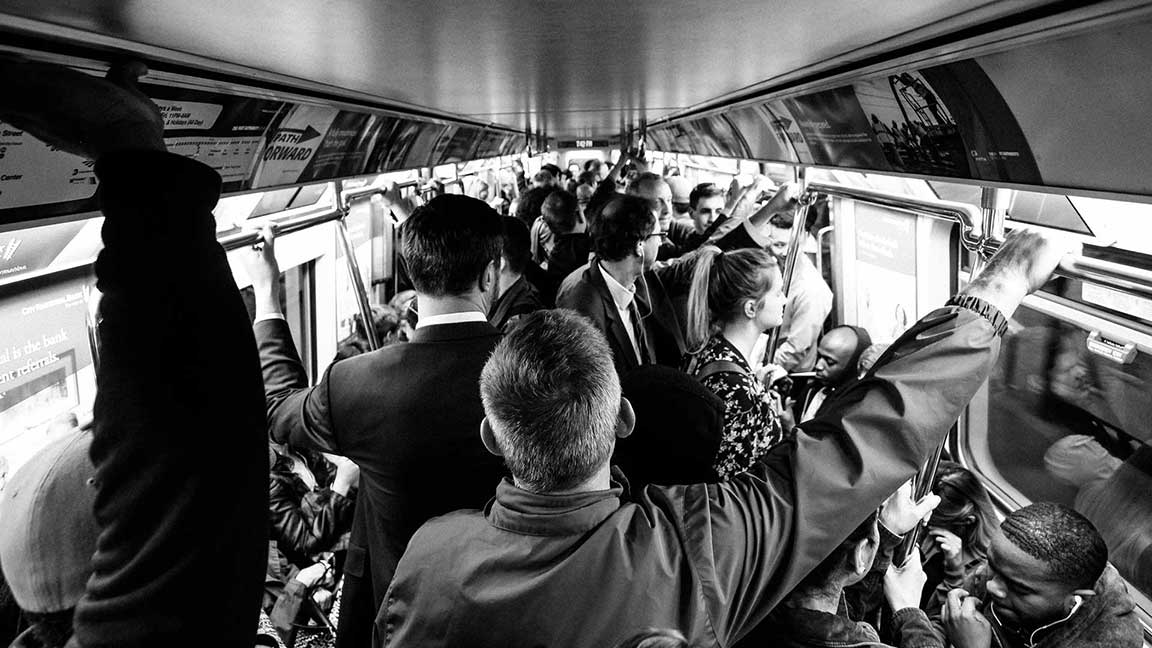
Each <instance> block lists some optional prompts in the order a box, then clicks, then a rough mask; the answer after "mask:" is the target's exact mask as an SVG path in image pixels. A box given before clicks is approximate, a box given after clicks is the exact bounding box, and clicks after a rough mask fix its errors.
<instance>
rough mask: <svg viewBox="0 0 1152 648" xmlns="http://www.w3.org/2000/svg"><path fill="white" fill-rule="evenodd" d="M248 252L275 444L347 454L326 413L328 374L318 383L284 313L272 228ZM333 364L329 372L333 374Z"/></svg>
mask: <svg viewBox="0 0 1152 648" xmlns="http://www.w3.org/2000/svg"><path fill="white" fill-rule="evenodd" d="M261 236H262V238H263V242H262V243H257V244H256V246H254V248H253V250H252V251H251V252H249V253H247V254H246V255H245V256H244V257H243V259H244V267H245V268H246V269H247V270H248V277H249V278H250V279H251V280H252V291H253V292H254V293H255V297H256V321H255V322H254V323H253V329H254V331H255V333H256V342H257V344H258V348H259V351H260V368H261V372H262V373H263V377H264V395H265V398H266V400H267V408H268V433H269V435H270V436H271V437H272V440H274V441H276V442H277V443H288V444H291V445H294V446H296V447H301V448H312V449H314V450H319V451H321V452H331V453H333V454H343V452H342V451H341V449H340V447H339V444H338V443H337V441H336V434H335V432H334V430H333V429H332V423H331V417H330V416H329V412H328V403H329V399H328V373H325V375H324V376H323V378H321V380H320V382H319V383H317V385H316V386H315V387H309V386H308V374H307V372H305V371H304V363H303V362H301V360H300V354H299V352H297V350H296V345H295V343H294V342H293V341H292V333H291V331H290V330H289V328H288V322H287V321H286V320H285V319H284V314H283V313H281V312H280V267H279V265H278V264H277V262H276V249H275V243H274V240H275V234H274V233H273V232H272V230H271V229H270V228H268V227H265V228H264V230H263V231H262V233H261ZM331 370H332V368H331V367H329V369H328V371H329V372H331Z"/></svg>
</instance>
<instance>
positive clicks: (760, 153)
mask: <svg viewBox="0 0 1152 648" xmlns="http://www.w3.org/2000/svg"><path fill="white" fill-rule="evenodd" d="M725 117H727V118H728V121H729V122H731V124H732V126H733V127H734V128H735V129H736V130H737V131H738V132H739V133H740V135H741V136H743V138H744V143H745V144H747V145H748V150H749V152H750V153H751V155H752V156H753V157H755V158H757V159H761V160H777V161H779V162H793V163H795V162H798V161H799V160H798V159H797V157H796V151H795V150H794V149H793V148H792V142H791V141H789V139H788V135H787V134H786V133H785V132H783V131H781V130H780V129H778V128H776V127H775V126H774V125H773V124H772V121H773V120H774V119H775V118H774V117H773V116H772V115H770V114H769V113H768V111H767V110H766V109H765V108H764V107H763V106H761V105H758V104H754V105H751V106H744V107H743V108H737V109H735V110H733V111H731V112H729V113H727V114H726V115H725Z"/></svg>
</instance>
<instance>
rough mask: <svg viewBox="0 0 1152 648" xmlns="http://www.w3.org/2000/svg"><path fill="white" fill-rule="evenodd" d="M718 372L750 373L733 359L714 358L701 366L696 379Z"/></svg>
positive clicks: (702, 378)
mask: <svg viewBox="0 0 1152 648" xmlns="http://www.w3.org/2000/svg"><path fill="white" fill-rule="evenodd" d="M718 373H736V374H741V375H747V374H748V372H747V371H744V367H741V366H740V365H739V364H737V363H735V362H732V361H731V360H713V361H712V362H709V363H708V364H705V365H703V366H701V367H700V368H699V370H698V371H696V373H695V374H694V375H695V376H696V380H700V381H703V380H704V379H705V378H707V377H708V376H712V375H715V374H718Z"/></svg>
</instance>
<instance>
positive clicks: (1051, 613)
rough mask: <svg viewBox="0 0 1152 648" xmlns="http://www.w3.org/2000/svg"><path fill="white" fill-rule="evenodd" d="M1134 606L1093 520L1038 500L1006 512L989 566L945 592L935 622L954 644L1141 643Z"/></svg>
mask: <svg viewBox="0 0 1152 648" xmlns="http://www.w3.org/2000/svg"><path fill="white" fill-rule="evenodd" d="M1134 608H1135V604H1134V603H1133V601H1132V597H1131V596H1129V595H1128V590H1127V587H1126V586H1125V585H1124V581H1123V580H1122V579H1121V578H1120V575H1119V574H1118V573H1117V572H1116V569H1115V568H1114V567H1112V566H1111V565H1109V564H1108V547H1107V546H1106V545H1105V544H1104V539H1103V538H1101V537H1100V533H1099V532H1098V531H1097V530H1096V527H1094V526H1092V523H1091V522H1089V521H1088V520H1087V519H1086V518H1085V517H1084V516H1082V515H1080V514H1079V513H1077V512H1076V511H1074V510H1072V509H1070V508H1068V507H1066V506H1061V505H1059V504H1053V503H1049V502H1040V503H1037V504H1032V505H1030V506H1025V507H1024V508H1021V509H1018V510H1016V511H1013V512H1012V513H1010V514H1008V517H1006V518H1004V522H1003V523H1001V525H1000V529H999V530H997V531H996V533H995V534H994V535H993V536H992V542H991V544H990V545H989V547H988V563H987V565H986V566H985V567H983V568H981V569H979V570H977V571H976V572H974V573H973V574H971V575H970V576H969V577H968V578H967V579H965V582H964V584H963V586H962V587H961V588H958V589H954V590H952V591H951V592H949V593H948V600H947V602H946V603H945V604H944V607H943V609H942V610H941V611H940V622H941V623H942V627H943V630H944V632H945V634H946V635H947V637H948V641H949V642H951V644H952V645H953V646H955V648H989V647H991V646H999V647H1000V648H1025V647H1027V646H1030V647H1033V648H1070V647H1072V646H1076V647H1077V648H1097V647H1098V648H1105V647H1106V646H1107V647H1113V646H1115V647H1117V648H1139V646H1141V644H1142V636H1143V633H1142V632H1141V629H1140V621H1139V620H1138V619H1137V618H1136V613H1135V610H1134ZM993 638H994V639H993Z"/></svg>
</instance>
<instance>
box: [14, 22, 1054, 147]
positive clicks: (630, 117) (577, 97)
mask: <svg viewBox="0 0 1152 648" xmlns="http://www.w3.org/2000/svg"><path fill="white" fill-rule="evenodd" d="M1041 4H1047V3H1045V2H1043V1H1041V0H1003V1H1001V2H988V1H987V0H918V1H917V2H906V1H902V0H888V1H879V0H870V1H858V2H843V1H838V0H788V1H785V2H771V3H765V2H757V1H754V0H733V1H729V2H724V3H713V2H703V1H701V0H638V1H633V2H615V1H612V0H596V1H589V2H567V1H559V0H512V1H504V2H489V1H481V0H449V1H439V2H416V1H415V0H403V1H394V2H382V1H380V0H347V1H345V2H319V1H316V0H248V1H246V2H234V1H228V0H197V1H196V2H187V1H186V0H146V1H145V0H140V1H121V2H114V1H105V2H69V1H67V0H5V1H2V2H0V13H2V14H7V15H0V29H6V30H9V31H12V32H19V33H25V34H32V35H35V36H37V37H40V36H48V37H52V38H58V39H62V40H65V41H90V42H91V43H98V44H99V46H100V47H102V48H112V49H118V50H126V51H133V52H137V53H142V54H146V58H149V59H150V60H157V59H161V58H162V59H167V60H169V61H170V62H179V63H182V64H191V65H196V66H201V67H204V68H208V69H212V68H218V69H221V70H228V71H229V72H231V73H236V72H237V71H238V70H246V71H247V73H248V74H249V76H251V77H252V78H259V77H260V75H261V74H264V75H268V74H275V75H281V76H282V77H285V78H291V79H295V80H299V81H300V82H301V83H308V84H315V86H314V87H319V86H326V87H328V88H331V89H335V90H337V91H340V90H342V91H348V92H355V93H362V94H365V95H369V96H372V97H376V98H378V99H379V100H385V101H396V102H404V103H407V104H410V105H415V106H422V107H426V108H429V109H433V110H437V111H445V112H449V113H453V114H457V115H465V116H469V117H473V118H477V119H482V120H484V121H487V122H492V123H498V124H504V125H509V126H513V127H515V128H517V129H524V128H530V129H533V130H540V131H544V132H547V134H549V135H551V136H561V135H566V136H578V137H579V136H582V137H588V136H611V135H615V134H617V133H619V132H620V131H621V128H622V127H632V126H635V125H638V124H639V123H640V122H641V121H642V120H647V121H651V120H653V119H656V118H659V117H662V116H666V115H669V114H672V113H675V112H678V111H681V110H684V109H687V108H690V107H693V106H696V105H699V104H702V103H704V102H706V101H708V100H711V99H714V98H716V97H719V96H723V95H726V94H731V93H735V92H739V91H741V90H743V89H746V88H750V87H754V86H756V85H758V84H761V83H763V82H765V81H771V80H773V79H778V78H780V77H783V76H785V75H789V74H795V73H797V72H803V71H816V70H819V69H821V68H822V67H827V66H828V65H830V64H831V63H833V62H835V61H844V60H846V59H849V60H850V59H854V58H860V57H863V56H865V55H866V54H869V53H874V52H876V51H885V50H892V49H894V48H896V47H899V46H902V45H909V44H913V43H917V42H920V41H923V40H924V39H925V38H928V37H931V36H936V35H940V34H941V33H948V32H950V31H955V30H957V29H959V28H961V27H965V26H970V25H971V24H972V23H982V22H986V21H988V20H993V19H996V18H998V17H1003V16H1006V15H1009V14H1011V13H1013V12H1018V11H1021V10H1023V9H1026V8H1029V7H1033V6H1036V5H1041Z"/></svg>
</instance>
